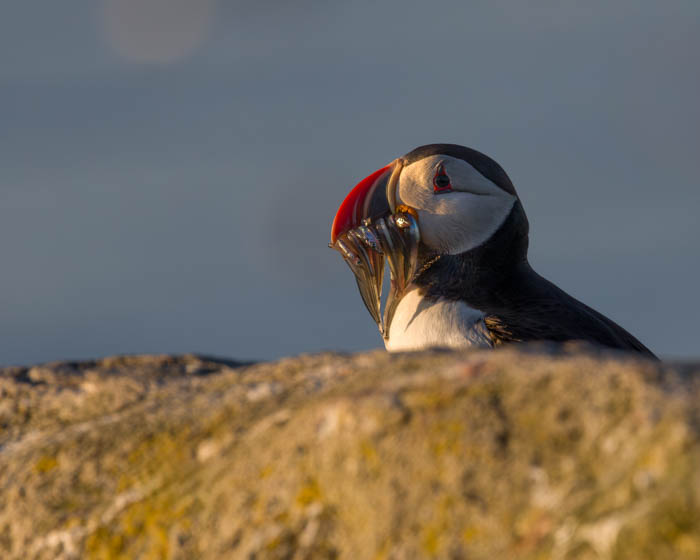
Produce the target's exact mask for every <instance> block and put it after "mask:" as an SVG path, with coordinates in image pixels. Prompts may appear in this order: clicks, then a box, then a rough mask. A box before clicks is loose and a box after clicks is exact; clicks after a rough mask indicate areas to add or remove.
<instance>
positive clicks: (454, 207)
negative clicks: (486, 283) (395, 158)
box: [398, 162, 516, 254]
mask: <svg viewBox="0 0 700 560" xmlns="http://www.w3.org/2000/svg"><path fill="white" fill-rule="evenodd" d="M418 163H422V162H418ZM426 163H429V165H424V166H420V167H418V166H417V164H414V165H416V167H413V166H410V167H408V168H407V169H405V170H404V172H403V173H402V174H401V178H400V184H399V189H398V198H399V201H400V202H401V203H402V204H406V205H408V206H411V207H413V208H415V209H416V210H417V211H418V224H419V226H420V230H421V239H422V240H423V243H425V244H426V245H427V246H428V247H430V248H432V249H435V250H436V251H439V252H440V253H447V254H458V253H463V252H464V251H468V250H470V249H473V248H474V247H477V246H479V245H481V244H482V243H484V242H485V241H486V240H487V239H488V238H489V237H491V236H492V235H493V234H494V233H495V232H496V230H497V229H498V228H499V227H500V226H501V224H502V223H503V222H504V221H505V219H506V218H507V217H508V214H509V212H510V210H511V208H513V204H514V203H515V200H516V198H515V196H513V195H511V194H509V193H507V192H505V191H504V190H503V189H501V188H499V187H497V186H496V185H494V184H493V183H491V182H490V181H488V179H486V178H484V177H483V176H482V175H480V174H478V176H477V177H459V178H458V179H459V180H461V181H463V183H462V184H466V185H469V186H472V185H473V188H474V190H475V191H476V192H479V193H480V194H473V193H470V192H463V191H453V192H450V193H444V194H434V192H433V190H432V189H431V188H430V185H431V184H432V174H433V173H434V171H433V168H434V165H435V163H434V162H426ZM412 167H413V169H411V168H412ZM474 173H475V174H477V172H476V170H474ZM475 179H476V180H475ZM466 188H469V187H466Z"/></svg>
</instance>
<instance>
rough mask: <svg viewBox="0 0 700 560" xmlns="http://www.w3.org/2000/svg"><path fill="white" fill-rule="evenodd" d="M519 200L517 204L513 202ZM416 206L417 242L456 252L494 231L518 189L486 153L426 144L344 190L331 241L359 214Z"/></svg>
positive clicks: (360, 216) (442, 251) (378, 214)
mask: <svg viewBox="0 0 700 560" xmlns="http://www.w3.org/2000/svg"><path fill="white" fill-rule="evenodd" d="M516 203H518V204H516ZM401 205H404V206H407V207H409V208H413V209H414V210H415V211H416V214H417V218H418V224H419V226H420V233H421V243H422V244H423V245H424V246H425V248H427V249H428V251H429V252H431V253H434V254H450V255H454V254H459V253H464V252H466V251H469V250H471V249H474V248H476V247H478V246H480V245H482V244H483V243H484V242H486V241H487V240H488V239H490V238H491V236H493V235H494V233H495V232H496V231H497V230H498V229H499V228H500V227H501V225H503V223H504V222H505V220H506V218H507V217H508V216H509V214H510V213H511V211H512V210H513V208H514V206H515V207H516V211H517V212H518V213H521V214H522V218H523V219H522V220H520V221H522V222H524V225H525V227H524V228H522V227H521V228H520V229H522V230H523V231H521V235H524V236H525V237H527V221H526V220H525V219H524V212H523V211H522V206H520V204H519V199H518V195H517V193H516V192H515V188H514V187H513V184H512V183H511V181H510V179H509V178H508V175H506V172H505V171H503V169H502V168H501V166H500V165H498V164H497V163H496V162H495V161H493V160H492V159H491V158H489V157H488V156H486V155H484V154H482V153H480V152H477V151H476V150H472V149H471V148H466V147H464V146H458V145H456V144H428V145H426V146H421V147H419V148H416V149H415V150H413V151H411V152H409V153H408V154H406V155H405V156H403V157H401V158H398V159H396V160H394V161H393V162H392V163H390V164H389V165H387V166H386V167H383V168H382V169H379V170H378V171H375V172H374V173H373V174H371V175H369V176H368V177H366V178H365V179H363V180H362V181H360V183H358V185H357V186H356V187H355V188H354V189H353V190H352V191H351V192H350V193H349V194H348V196H347V197H346V198H345V200H344V201H343V203H342V204H341V206H340V208H339V209H338V212H337V214H336V216H335V220H334V221H333V226H332V229H331V242H335V240H336V239H337V237H338V236H339V235H341V234H342V233H344V232H345V231H348V230H350V229H352V228H355V227H357V226H358V225H360V223H361V222H362V220H363V219H366V218H371V219H376V218H378V217H381V216H383V215H386V214H389V213H393V212H395V211H396V208H397V207H400V206H401Z"/></svg>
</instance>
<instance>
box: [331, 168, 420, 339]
mask: <svg viewBox="0 0 700 560" xmlns="http://www.w3.org/2000/svg"><path fill="white" fill-rule="evenodd" d="M402 168H403V161H402V160H401V159H397V160H394V161H393V162H392V163H390V164H389V165H387V166H386V167H382V168H381V169H378V170H377V171H375V172H374V173H372V174H371V175H369V176H368V177H366V178H365V179H363V180H362V181H360V182H359V183H358V184H357V185H356V186H355V188H353V189H352V190H351V191H350V193H349V194H348V195H347V196H346V197H345V200H343V203H342V204H341V205H340V208H338V212H337V213H336V215H335V219H334V220H333V225H332V226H331V242H330V244H329V247H330V248H331V249H335V250H336V251H338V252H339V253H340V254H341V255H342V257H343V259H344V260H345V262H346V263H347V264H348V266H349V267H350V270H352V272H353V274H354V275H355V280H356V281H357V287H358V288H359V290H360V296H361V297H362V301H363V302H364V303H365V306H366V307H367V310H368V311H369V313H370V315H371V316H372V319H374V321H375V322H376V323H377V327H378V328H379V332H380V333H381V334H382V336H383V337H384V338H385V339H388V338H389V328H390V326H391V320H392V318H393V316H394V313H395V311H396V307H397V305H398V303H399V301H401V298H402V297H403V296H404V295H405V293H406V292H407V290H408V288H409V286H410V285H411V282H412V281H413V278H414V276H415V274H416V271H417V268H418V245H419V243H420V230H419V227H418V214H417V212H416V211H415V210H414V209H412V208H409V207H407V206H403V205H397V193H396V189H397V186H398V180H399V176H400V174H401V170H402ZM385 262H386V263H387V264H388V266H389V274H390V279H391V281H390V289H389V294H388V295H387V298H386V301H385V303H384V313H383V314H382V310H381V308H382V285H383V282H384V266H385Z"/></svg>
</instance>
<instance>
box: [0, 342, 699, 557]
mask: <svg viewBox="0 0 700 560" xmlns="http://www.w3.org/2000/svg"><path fill="white" fill-rule="evenodd" d="M699 381H700V368H694V367H692V366H690V365H685V366H680V365H676V366H670V365H664V364H659V363H655V362H651V361H646V360H641V359H637V358H635V357H633V356H627V355H623V354H617V353H612V352H602V351H596V350H593V349H591V348H585V347H584V348H581V347H568V348H556V347H550V346H537V347H522V348H514V347H513V348H509V349H504V350H499V351H495V352H484V351H474V352H463V353H453V352H426V353H419V354H405V355H398V356H397V355H393V356H392V355H388V354H386V353H384V352H373V353H369V354H359V355H349V356H348V355H337V354H322V355H316V356H301V357H298V358H290V359H285V360H282V361H279V362H276V363H267V364H256V365H240V364H236V363H233V362H225V361H221V360H213V359H207V358H202V357H196V356H183V357H167V356H134V357H116V358H108V359H104V360H99V361H94V362H89V363H88V362H85V363H58V364H48V365H45V366H39V367H34V368H30V369H26V368H6V369H5V370H1V371H0V557H2V558H17V559H20V558H21V559H24V558H47V559H49V558H50V559H54V558H182V559H185V558H186V559H190V558H212V559H218V558H255V559H266V558H280V559H281V558H297V559H306V558H309V559H312V558H313V559H318V558H320V559H323V558H347V559H364V558H368V559H373V558H377V559H380V558H384V559H403V558H406V559H412V558H455V559H456V558H465V559H466V558H469V559H474V558H477V559H478V558H488V559H492V558H524V559H540V558H554V559H567V558H576V559H588V558H591V559H594V558H601V559H623V558H629V559H634V560H637V559H642V558H654V559H669V560H670V559H673V560H676V559H683V558H687V559H691V558H693V559H695V558H700V445H699V442H698V434H699V426H700V414H699V411H700V407H699V405H698V402H700V401H699V400H698V399H699V397H700V389H699V386H700V384H699Z"/></svg>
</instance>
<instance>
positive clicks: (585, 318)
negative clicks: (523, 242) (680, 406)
mask: <svg viewBox="0 0 700 560" xmlns="http://www.w3.org/2000/svg"><path fill="white" fill-rule="evenodd" d="M551 286H552V288H554V289H555V290H556V292H554V293H552V292H550V293H549V294H547V296H548V297H545V298H542V299H540V300H539V301H538V300H534V301H530V302H528V304H527V305H523V306H522V307H520V308H519V309H516V310H513V309H503V310H498V311H495V310H492V311H491V312H489V313H487V314H486V316H485V318H484V322H485V323H486V327H487V328H488V330H489V333H490V336H491V338H492V340H493V343H494V345H498V344H502V343H504V342H527V341H535V340H553V341H558V342H564V341H567V340H584V341H587V342H592V343H594V344H599V345H602V346H607V347H609V348H617V349H620V350H627V351H631V352H639V353H641V354H644V355H645V356H647V357H650V358H656V356H655V355H654V354H653V353H652V352H651V350H649V349H648V348H647V347H646V346H644V345H643V344H642V343H641V342H639V340H637V339H636V338H635V337H634V336H632V335H631V334H630V333H628V332H627V331H626V330H625V329H623V328H622V327H621V326H620V325H618V324H617V323H615V322H614V321H612V320H610V319H608V318H607V317H605V316H604V315H602V314H601V313H598V312H597V311H596V310H594V309H591V308H590V307H588V306H587V305H585V304H584V303H581V302H580V301H578V300H576V299H574V298H573V297H571V296H569V295H568V294H566V293H565V292H563V291H561V290H560V289H559V288H557V287H556V286H554V285H551Z"/></svg>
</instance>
